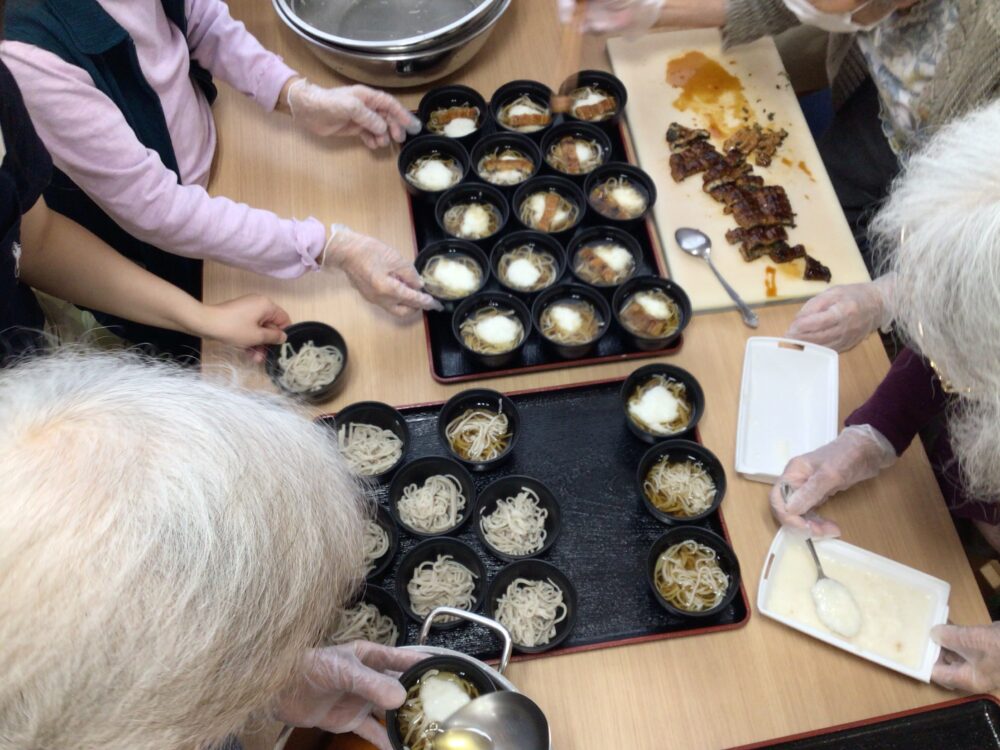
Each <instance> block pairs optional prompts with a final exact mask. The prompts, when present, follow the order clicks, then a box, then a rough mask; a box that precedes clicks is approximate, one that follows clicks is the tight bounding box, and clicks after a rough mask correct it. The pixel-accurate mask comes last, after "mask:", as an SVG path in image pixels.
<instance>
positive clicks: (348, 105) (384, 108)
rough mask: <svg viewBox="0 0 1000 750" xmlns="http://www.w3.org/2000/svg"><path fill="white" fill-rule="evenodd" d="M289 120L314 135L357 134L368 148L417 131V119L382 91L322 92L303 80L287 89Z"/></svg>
mask: <svg viewBox="0 0 1000 750" xmlns="http://www.w3.org/2000/svg"><path fill="white" fill-rule="evenodd" d="M288 109H289V111H291V113H292V120H294V121H295V122H297V123H300V124H301V125H302V126H303V127H304V128H306V130H308V131H309V132H311V133H315V134H316V135H321V136H330V135H360V136H361V141H362V142H363V143H364V144H365V145H366V146H367V147H368V148H379V147H381V146H388V145H389V141H390V139H391V140H393V141H396V142H397V143H402V142H403V141H404V140H406V135H407V133H409V134H410V135H416V134H417V133H419V132H420V120H418V119H417V118H416V117H414V116H413V115H412V114H411V113H410V111H409V110H408V109H406V107H404V106H403V105H402V103H401V102H400V101H399V100H398V99H396V97H394V96H391V95H389V94H387V93H385V92H384V91H376V90H375V89H371V88H368V87H367V86H362V85H360V84H358V85H355V86H340V87H337V88H332V89H325V88H323V87H322V86H317V85H316V84H314V83H310V82H309V81H307V80H306V79H305V78H300V79H299V80H297V81H294V82H293V83H292V84H291V86H289V87H288Z"/></svg>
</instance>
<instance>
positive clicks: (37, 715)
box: [0, 351, 370, 750]
mask: <svg viewBox="0 0 1000 750" xmlns="http://www.w3.org/2000/svg"><path fill="white" fill-rule="evenodd" d="M369 512H370V509H369V508H368V506H367V505H366V501H365V499H364V495H363V493H362V492H361V489H360V487H359V485H358V484H357V483H356V482H355V481H354V480H353V479H352V478H351V476H350V474H349V473H348V470H347V468H346V465H345V463H344V462H343V460H342V459H341V457H340V455H339V452H338V451H337V448H336V440H335V439H333V436H332V435H331V433H330V431H329V430H328V429H326V428H324V427H322V426H318V425H314V424H313V423H311V422H310V421H309V419H308V418H307V417H306V416H304V415H303V414H302V413H299V412H298V411H297V410H295V409H294V408H293V407H291V406H290V405H289V403H288V402H286V401H284V400H283V399H280V398H278V397H273V396H267V395H261V394H254V393H251V392H249V391H245V390H240V389H238V388H236V387H234V386H232V385H229V384H221V383H213V382H209V381H208V380H206V379H205V378H203V377H201V376H200V375H199V374H198V373H197V372H196V371H192V370H189V369H182V368H180V367H177V366H171V365H166V364H163V363H153V362H150V361H147V360H144V359H143V358H141V357H139V356H138V355H134V354H117V355H108V354H93V353H86V352H82V351H75V352H65V351H64V352H56V353H54V354H52V355H49V356H45V357H39V358H37V359H34V360H31V361H26V362H24V363H22V364H20V365H18V366H16V367H14V368H11V369H9V370H7V371H4V372H0V748H17V749H19V750H28V749H30V750H56V749H58V750H65V749H66V748H74V750H97V749H98V748H103V749H104V750H125V749H126V748H127V749H128V750H154V749H155V750H175V749H177V750H179V749H180V748H184V750H191V749H192V748H196V747H206V746H210V745H211V744H213V743H216V742H218V741H219V740H221V739H222V738H224V737H225V736H226V735H228V734H231V733H233V732H236V731H238V730H239V729H240V728H241V727H243V726H245V725H246V724H247V722H248V721H249V720H250V719H255V718H257V717H262V716H263V715H264V714H265V712H267V711H269V710H272V709H273V707H274V702H275V699H276V697H277V695H278V694H279V693H280V692H281V691H283V690H285V689H287V688H288V687H289V686H290V684H291V681H292V679H293V677H294V676H295V674H296V672H297V670H298V669H299V667H300V658H301V656H302V655H303V653H304V651H305V650H306V649H307V648H309V647H311V646H314V645H317V644H318V642H319V639H320V637H321V635H322V633H323V631H325V630H326V629H327V628H328V627H329V624H330V622H331V621H332V620H333V617H334V616H335V615H336V614H337V612H339V610H340V608H341V607H343V606H344V604H345V603H346V601H347V600H348V599H349V598H350V597H351V596H352V595H353V593H354V592H355V591H356V588H357V586H358V585H359V584H360V582H361V579H362V575H363V569H364V565H363V557H364V552H363V546H362V535H363V524H364V519H365V518H366V516H367V514H368V513H369Z"/></svg>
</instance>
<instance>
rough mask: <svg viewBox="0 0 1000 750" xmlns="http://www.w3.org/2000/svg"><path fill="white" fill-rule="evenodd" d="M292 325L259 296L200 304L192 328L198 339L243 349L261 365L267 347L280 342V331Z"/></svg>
mask: <svg viewBox="0 0 1000 750" xmlns="http://www.w3.org/2000/svg"><path fill="white" fill-rule="evenodd" d="M291 322H292V320H291V318H289V317H288V313H286V312H285V311H284V310H283V309H282V308H280V307H279V306H278V305H276V304H275V303H274V302H272V301H271V300H269V299H268V298H267V297H264V296H261V295H259V294H247V295H245V296H243V297H237V298H236V299H231V300H228V301H226V302H220V303H218V304H216V305H203V306H202V312H201V315H200V319H199V320H198V322H197V324H196V325H195V326H193V327H194V328H196V329H197V330H196V332H197V333H198V334H199V335H200V336H204V337H206V338H211V339H215V340H216V341H222V342H223V343H226V344H230V345H232V346H237V347H239V348H241V349H247V350H249V352H250V353H251V355H252V357H253V359H254V361H257V362H263V361H264V355H265V351H266V348H265V347H266V346H267V345H268V344H281V343H284V341H285V339H286V338H287V336H286V335H285V332H284V331H282V330H281V329H282V328H284V327H285V326H287V325H289V324H290V323H291Z"/></svg>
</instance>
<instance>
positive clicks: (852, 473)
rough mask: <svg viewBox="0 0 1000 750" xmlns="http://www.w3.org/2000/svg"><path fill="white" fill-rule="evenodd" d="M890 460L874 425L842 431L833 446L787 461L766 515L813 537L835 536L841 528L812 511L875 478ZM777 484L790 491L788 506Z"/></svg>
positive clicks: (893, 454)
mask: <svg viewBox="0 0 1000 750" xmlns="http://www.w3.org/2000/svg"><path fill="white" fill-rule="evenodd" d="M895 460H896V451H895V449H894V448H893V447H892V444H891V443H890V442H889V441H888V440H886V438H885V436H884V435H883V434H882V433H881V432H879V431H878V430H876V429H875V428H874V427H872V426H871V425H868V424H864V425H853V426H851V427H847V428H845V429H844V431H843V432H841V433H840V434H839V435H838V436H837V437H836V438H835V439H834V440H833V441H832V442H829V443H827V444H826V445H824V446H821V447H819V448H817V449H816V450H814V451H812V452H811V453H805V454H803V455H801V456H797V457H795V458H793V459H792V460H791V461H789V462H788V465H787V466H785V470H784V472H783V473H782V474H781V476H780V477H779V478H778V481H777V482H776V483H775V485H774V487H773V488H772V489H771V512H772V513H774V517H775V518H777V519H778V520H779V521H780V522H781V523H782V525H784V526H790V527H792V528H796V529H802V530H803V531H808V532H809V533H810V534H812V535H813V536H817V537H825V536H839V535H840V527H839V526H837V524H835V523H834V522H833V521H828V520H826V519H824V518H821V517H820V516H818V515H816V514H815V513H814V512H813V510H814V509H815V508H818V507H819V506H820V505H822V504H823V503H824V502H826V500H827V498H829V497H830V496H831V495H834V494H836V493H837V492H841V491H843V490H846V489H847V488H849V487H853V486H854V485H855V484H857V483H858V482H861V481H864V480H865V479H871V478H872V477H874V476H876V475H877V474H878V473H879V472H880V471H881V470H882V469H885V468H887V467H889V466H891V465H892V464H893V463H894V462H895ZM782 483H785V484H787V485H788V486H789V487H790V488H791V489H792V490H793V491H792V492H791V493H789V496H788V501H787V503H786V502H785V500H784V499H783V498H782V496H781V486H782Z"/></svg>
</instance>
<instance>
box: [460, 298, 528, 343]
mask: <svg viewBox="0 0 1000 750" xmlns="http://www.w3.org/2000/svg"><path fill="white" fill-rule="evenodd" d="M458 332H459V334H460V335H461V336H462V343H464V344H465V345H466V346H467V347H469V348H470V349H471V350H472V351H474V352H477V353H479V354H504V353H505V352H509V351H510V350H512V349H516V348H517V347H518V346H519V345H520V343H521V342H522V341H523V340H524V326H523V325H522V324H521V319H520V318H518V317H517V314H516V313H515V312H514V311H513V310H511V309H508V308H501V307H493V306H488V307H482V308H480V309H478V310H476V311H475V312H474V313H472V315H470V316H469V317H467V318H466V319H465V320H463V321H462V323H461V325H459V327H458Z"/></svg>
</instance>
